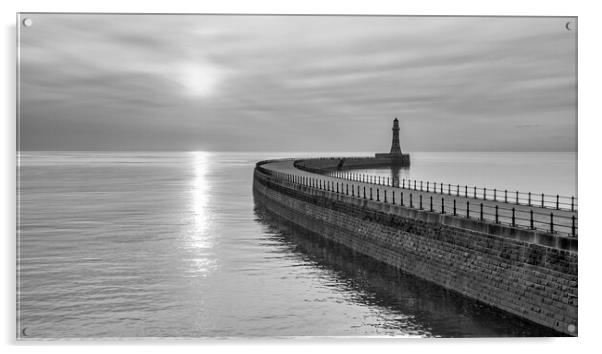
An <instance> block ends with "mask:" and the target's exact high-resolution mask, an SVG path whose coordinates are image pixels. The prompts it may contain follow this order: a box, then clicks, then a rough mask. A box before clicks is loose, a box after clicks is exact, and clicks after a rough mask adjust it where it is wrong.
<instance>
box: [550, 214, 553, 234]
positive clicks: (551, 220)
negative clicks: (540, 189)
mask: <svg viewBox="0 0 602 354" xmlns="http://www.w3.org/2000/svg"><path fill="white" fill-rule="evenodd" d="M550 233H551V234H553V233H554V213H550Z"/></svg>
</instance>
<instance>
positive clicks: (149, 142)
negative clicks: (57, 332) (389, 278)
mask: <svg viewBox="0 0 602 354" xmlns="http://www.w3.org/2000/svg"><path fill="white" fill-rule="evenodd" d="M26 17H27V18H30V19H31V20H32V21H33V24H32V26H30V27H24V26H22V25H20V28H19V44H18V45H19V77H20V82H19V95H20V105H19V111H20V115H19V119H18V127H19V149H20V150H138V151H140V150H193V151H199V150H205V151H280V152H286V151H308V152H309V151H335V152H345V151H353V152H357V151H365V152H388V151H389V149H390V145H391V126H392V120H393V119H394V118H395V117H398V118H399V121H400V127H401V132H400V140H401V147H402V150H403V151H404V153H405V152H410V153H411V152H412V151H576V148H577V133H576V129H577V113H576V108H577V92H576V91H577V72H576V70H577V69H576V60H577V52H576V39H577V34H576V32H577V31H576V26H577V24H576V19H575V18H570V17H567V18H526V17H522V18H506V17H403V16H400V17H397V16H375V17H373V16H232V15H229V16H226V15H84V14H63V15H58V14H25V15H21V19H23V18H26ZM567 22H569V23H568V28H569V29H570V30H568V29H567V28H566V26H567Z"/></svg>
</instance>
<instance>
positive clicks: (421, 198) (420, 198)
mask: <svg viewBox="0 0 602 354" xmlns="http://www.w3.org/2000/svg"><path fill="white" fill-rule="evenodd" d="M420 210H422V194H421V195H420Z"/></svg>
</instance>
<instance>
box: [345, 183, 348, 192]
mask: <svg viewBox="0 0 602 354" xmlns="http://www.w3.org/2000/svg"><path fill="white" fill-rule="evenodd" d="M345 195H349V183H345Z"/></svg>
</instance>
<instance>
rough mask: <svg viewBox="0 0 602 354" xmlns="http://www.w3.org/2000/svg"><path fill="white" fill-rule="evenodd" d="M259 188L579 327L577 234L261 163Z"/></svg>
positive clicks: (339, 227) (555, 323)
mask: <svg viewBox="0 0 602 354" xmlns="http://www.w3.org/2000/svg"><path fill="white" fill-rule="evenodd" d="M253 188H254V192H255V196H256V198H257V199H258V200H259V201H260V202H262V203H264V204H265V206H266V207H267V208H268V209H270V210H271V211H273V212H275V213H277V214H278V215H280V216H281V217H283V218H285V219H287V220H290V221H291V222H292V223H294V224H296V225H298V226H299V227H302V228H304V229H306V230H308V231H311V232H314V233H316V234H319V235H321V236H322V237H325V238H327V239H330V240H332V241H335V242H338V243H340V244H342V245H344V246H346V247H349V248H351V249H353V250H354V251H357V252H360V253H362V254H365V255H368V256H370V257H372V258H374V259H376V260H378V261H381V262H384V263H386V264H389V265H391V266H393V267H396V268H398V269H400V270H402V271H405V272H407V273H410V274H413V275H416V276H418V277H421V278H423V279H426V280H429V281H431V282H433V283H436V284H438V285H440V286H443V287H445V288H447V289H450V290H453V291H456V292H458V293H461V294H463V295H465V296H468V297H471V298H473V299H476V300H479V301H481V302H483V303H486V304H489V305H492V306H495V307H497V308H499V309H501V310H504V311H507V312H510V313H513V314H515V315H518V316H521V317H523V318H525V319H527V320H530V321H532V322H535V323H538V324H541V325H544V326H547V327H549V328H553V329H555V330H557V331H558V332H560V333H564V334H569V335H576V334H577V252H576V249H577V240H570V242H566V238H562V237H559V236H554V235H545V234H540V233H537V232H533V231H529V230H517V229H514V228H510V227H504V226H501V225H491V224H487V223H482V222H479V221H478V220H466V219H461V218H455V217H453V216H451V215H440V214H437V213H433V212H429V211H426V210H416V209H411V208H405V207H402V206H399V205H390V204H389V205H387V204H383V203H379V202H376V201H371V200H365V199H360V198H353V197H351V196H347V195H343V194H338V193H335V192H328V191H324V190H318V189H316V188H312V187H308V186H305V185H300V184H296V183H292V182H290V181H288V180H286V179H282V178H279V177H278V176H275V175H272V173H271V171H269V169H265V168H263V167H262V166H261V165H260V164H258V167H257V169H256V171H255V174H254V182H253ZM492 227H493V229H492Z"/></svg>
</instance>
